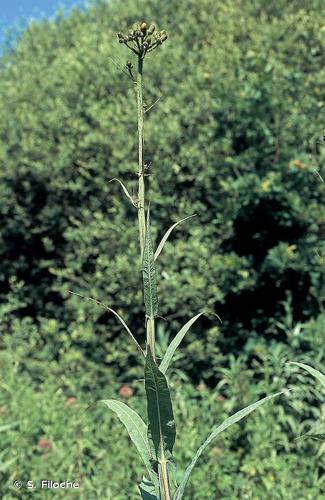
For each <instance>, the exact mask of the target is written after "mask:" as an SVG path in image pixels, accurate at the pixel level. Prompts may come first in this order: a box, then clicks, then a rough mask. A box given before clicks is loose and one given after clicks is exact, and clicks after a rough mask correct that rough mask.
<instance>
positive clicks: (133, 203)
mask: <svg viewBox="0 0 325 500" xmlns="http://www.w3.org/2000/svg"><path fill="white" fill-rule="evenodd" d="M113 181H117V182H118V183H119V184H120V186H121V188H122V189H123V192H124V194H125V196H126V197H127V199H128V200H129V201H130V202H131V203H132V205H133V206H134V207H136V208H137V204H136V203H135V202H134V200H133V198H132V196H131V195H130V193H129V191H128V190H127V189H126V187H125V186H124V184H123V182H122V181H120V179H117V178H116V177H114V179H111V180H110V181H109V182H113Z"/></svg>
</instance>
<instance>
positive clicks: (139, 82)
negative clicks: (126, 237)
mask: <svg viewBox="0 0 325 500" xmlns="http://www.w3.org/2000/svg"><path fill="white" fill-rule="evenodd" d="M142 77H143V56H142V54H139V55H138V75H137V101H138V137H139V166H138V176H139V188H138V220H139V239H140V252H141V259H142V257H143V249H144V239H145V232H146V220H145V211H144V197H145V191H144V188H145V186H144V161H143V148H144V123H143V122H144V120H143V95H142V94H143V87H142Z"/></svg>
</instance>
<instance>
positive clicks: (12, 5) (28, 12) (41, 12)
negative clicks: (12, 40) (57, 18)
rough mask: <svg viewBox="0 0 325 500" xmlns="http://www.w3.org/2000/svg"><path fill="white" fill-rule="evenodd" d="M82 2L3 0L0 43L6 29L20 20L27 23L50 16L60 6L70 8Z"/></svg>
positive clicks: (0, 11) (79, 0) (0, 13)
mask: <svg viewBox="0 0 325 500" xmlns="http://www.w3.org/2000/svg"><path fill="white" fill-rule="evenodd" d="M82 3H83V1H82V0H1V7H0V43H1V42H2V41H3V35H4V32H5V31H6V29H7V28H11V27H13V26H15V25H16V24H17V23H18V22H19V21H20V20H22V21H23V22H24V23H25V22H26V20H28V19H30V18H34V19H35V18H36V19H37V18H44V17H50V16H52V15H53V14H55V12H56V10H57V9H58V7H65V8H66V9H69V8H71V7H73V6H74V5H77V6H78V5H82Z"/></svg>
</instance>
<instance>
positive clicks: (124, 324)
mask: <svg viewBox="0 0 325 500" xmlns="http://www.w3.org/2000/svg"><path fill="white" fill-rule="evenodd" d="M69 293H71V294H72V295H76V296H77V297H81V298H83V299H86V300H90V301H92V302H95V304H97V305H99V306H102V307H105V309H107V310H108V311H110V312H111V313H113V314H114V316H116V317H117V319H118V320H119V321H120V323H121V324H122V325H123V326H124V328H125V330H126V331H127V332H128V334H129V335H130V337H131V339H132V340H133V342H134V343H135V345H136V346H137V349H138V350H139V351H140V353H141V354H142V356H143V357H144V356H145V354H144V352H143V349H142V348H141V346H140V345H139V343H138V341H137V339H136V338H135V336H134V335H133V333H132V332H131V330H130V328H129V327H128V325H127V324H126V323H125V321H124V319H123V318H122V317H121V316H120V315H119V314H118V313H117V312H116V311H114V309H111V308H110V307H108V306H107V305H106V304H104V303H103V302H100V301H99V300H96V299H93V298H92V297H86V296H85V295H81V294H80V293H76V292H71V291H70V290H69Z"/></svg>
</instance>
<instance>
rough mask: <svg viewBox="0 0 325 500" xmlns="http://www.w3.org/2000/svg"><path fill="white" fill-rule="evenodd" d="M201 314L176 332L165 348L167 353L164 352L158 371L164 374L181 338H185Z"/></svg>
mask: <svg viewBox="0 0 325 500" xmlns="http://www.w3.org/2000/svg"><path fill="white" fill-rule="evenodd" d="M202 314H204V312H200V313H199V314H197V315H196V316H194V317H193V318H191V319H190V320H189V321H188V322H187V323H186V324H185V325H184V326H183V327H182V328H181V329H180V331H179V332H178V334H177V335H176V336H175V338H173V340H172V341H171V343H170V344H169V346H168V348H167V351H166V352H165V355H164V357H163V360H162V362H161V363H160V366H159V370H160V371H161V372H162V373H166V371H167V369H168V367H169V365H170V362H171V360H172V357H173V356H174V353H175V351H176V349H177V347H178V346H179V344H180V343H181V342H182V340H183V338H184V337H185V335H186V333H187V332H188V330H189V329H190V328H191V326H192V325H193V323H195V321H196V320H197V319H198V318H199V317H200V316H202Z"/></svg>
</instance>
